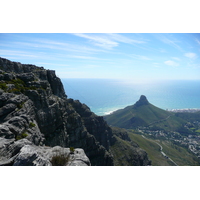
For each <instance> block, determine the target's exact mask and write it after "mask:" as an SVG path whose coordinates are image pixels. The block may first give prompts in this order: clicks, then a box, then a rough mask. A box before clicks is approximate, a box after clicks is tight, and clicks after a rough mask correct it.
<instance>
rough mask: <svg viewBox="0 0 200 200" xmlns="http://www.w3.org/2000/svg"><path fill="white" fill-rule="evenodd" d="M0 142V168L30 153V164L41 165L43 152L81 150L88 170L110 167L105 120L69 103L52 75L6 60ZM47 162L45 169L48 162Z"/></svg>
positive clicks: (1, 66) (0, 77) (1, 69)
mask: <svg viewBox="0 0 200 200" xmlns="http://www.w3.org/2000/svg"><path fill="white" fill-rule="evenodd" d="M0 139H1V141H0V165H1V164H2V165H4V164H5V163H6V165H13V163H15V164H16V163H20V162H19V161H16V160H15V159H17V157H19V155H21V154H23V153H21V151H25V152H27V151H28V152H30V149H31V148H32V149H34V152H36V153H35V154H34V155H29V157H31V158H32V157H34V158H35V159H33V161H34V162H36V160H41V159H44V157H45V156H41V152H44V154H45V155H47V154H48V155H50V156H46V157H48V158H49V159H50V158H52V156H51V155H52V153H47V152H52V151H53V150H52V147H55V146H61V147H62V148H63V150H62V151H66V150H65V149H66V148H68V147H74V148H76V149H77V148H81V149H83V150H84V152H85V154H86V156H87V157H88V158H89V160H90V161H87V162H85V163H91V165H98V166H101V165H104V166H105V165H113V164H114V161H113V154H112V153H111V150H110V146H112V145H113V144H114V143H115V142H116V139H115V137H114V135H113V132H112V129H111V128H110V127H109V126H108V125H107V123H106V122H105V121H104V119H103V117H99V116H97V115H95V114H94V113H92V112H91V111H90V109H89V108H88V107H87V106H86V105H85V104H81V103H80V102H79V101H78V100H73V99H68V98H67V96H66V94H65V91H64V88H63V85H62V83H61V81H60V79H59V78H58V77H57V76H56V74H55V71H52V70H46V69H44V68H43V67H37V66H34V65H24V64H21V63H17V62H11V61H9V60H7V59H4V58H0ZM19 144H20V145H19ZM13 145H14V146H13ZM27 145H28V146H27ZM15 146H17V150H14V151H13V149H15ZM47 148H50V149H48V150H47ZM6 149H7V150H8V153H7V155H10V156H8V157H6V156H5V155H6ZM45 152H46V153H45ZM77 152H79V151H78V150H77ZM82 154H84V153H82ZM23 155H24V154H23ZM38 156H40V158H39V157H38ZM82 157H84V156H82ZM6 159H7V160H6ZM145 159H147V160H148V158H147V156H146V158H145ZM83 160H84V159H83ZM33 161H32V164H33ZM27 162H28V163H29V161H27ZM45 162H46V165H48V163H49V160H47V161H45ZM36 163H37V162H36ZM77 163H78V162H77ZM144 163H145V162H144ZM33 165H34V164H33Z"/></svg>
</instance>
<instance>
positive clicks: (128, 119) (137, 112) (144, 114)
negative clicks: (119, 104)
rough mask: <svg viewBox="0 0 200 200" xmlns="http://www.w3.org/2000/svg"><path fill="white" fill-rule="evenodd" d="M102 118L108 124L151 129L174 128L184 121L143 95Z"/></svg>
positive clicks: (127, 127)
mask: <svg viewBox="0 0 200 200" xmlns="http://www.w3.org/2000/svg"><path fill="white" fill-rule="evenodd" d="M104 119H105V120H106V121H107V122H108V124H109V125H112V126H116V127H120V128H126V129H134V128H136V127H140V126H143V127H147V126H148V127H151V128H152V129H157V128H159V129H163V130H176V129H178V128H180V127H181V126H182V124H183V123H185V120H184V119H181V118H179V117H176V116H175V114H174V113H172V112H169V111H166V110H163V109H160V108H158V107H156V106H154V105H152V104H151V103H149V101H148V100H147V98H146V97H145V96H144V95H141V97H140V99H139V100H138V101H137V102H136V103H135V104H134V105H131V106H127V107H126V108H124V109H120V110H117V111H115V112H113V113H112V114H110V115H106V116H104Z"/></svg>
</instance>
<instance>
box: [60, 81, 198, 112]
mask: <svg viewBox="0 0 200 200" xmlns="http://www.w3.org/2000/svg"><path fill="white" fill-rule="evenodd" d="M62 82H63V85H64V88H65V91H66V94H67V96H68V98H73V99H76V100H79V101H80V102H81V103H85V104H86V105H87V106H89V108H90V109H91V111H92V112H94V113H95V114H97V115H100V116H102V115H106V114H109V113H111V112H113V111H115V110H118V109H122V108H124V107H126V106H128V105H133V104H134V103H135V102H136V101H138V100H139V98H140V95H145V96H146V97H147V99H148V101H149V102H150V103H151V104H153V105H155V106H157V107H159V108H162V109H169V110H171V109H186V108H190V109H192V108H198V109H200V80H170V81H166V80H165V81H164V80H163V81H153V82H142V81H141V82H134V81H128V80H117V79H62Z"/></svg>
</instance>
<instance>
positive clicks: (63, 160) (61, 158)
mask: <svg viewBox="0 0 200 200" xmlns="http://www.w3.org/2000/svg"><path fill="white" fill-rule="evenodd" d="M68 161H69V155H67V156H66V155H55V156H53V157H52V159H51V164H52V166H66V165H67V163H68Z"/></svg>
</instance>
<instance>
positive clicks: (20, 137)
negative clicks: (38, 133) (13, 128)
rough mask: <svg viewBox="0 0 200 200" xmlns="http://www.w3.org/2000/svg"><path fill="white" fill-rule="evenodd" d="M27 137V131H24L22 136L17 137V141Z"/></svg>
mask: <svg viewBox="0 0 200 200" xmlns="http://www.w3.org/2000/svg"><path fill="white" fill-rule="evenodd" d="M27 136H28V134H27V133H26V131H24V132H22V133H21V134H20V135H17V137H16V140H21V139H23V138H25V137H27Z"/></svg>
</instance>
